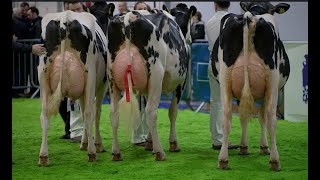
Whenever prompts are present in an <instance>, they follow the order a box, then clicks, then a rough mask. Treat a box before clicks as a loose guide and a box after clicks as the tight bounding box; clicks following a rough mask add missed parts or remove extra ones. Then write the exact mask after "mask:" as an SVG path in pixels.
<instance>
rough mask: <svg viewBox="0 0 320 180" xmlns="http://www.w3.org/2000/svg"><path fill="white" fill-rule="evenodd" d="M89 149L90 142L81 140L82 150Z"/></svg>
mask: <svg viewBox="0 0 320 180" xmlns="http://www.w3.org/2000/svg"><path fill="white" fill-rule="evenodd" d="M87 149H88V143H83V142H81V145H80V150H83V151H86V150H87Z"/></svg>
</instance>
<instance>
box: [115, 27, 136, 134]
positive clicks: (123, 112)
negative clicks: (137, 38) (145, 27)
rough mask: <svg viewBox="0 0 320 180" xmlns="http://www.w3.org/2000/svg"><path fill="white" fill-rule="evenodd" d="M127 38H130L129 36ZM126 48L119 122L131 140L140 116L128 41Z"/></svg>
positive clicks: (128, 41)
mask: <svg viewBox="0 0 320 180" xmlns="http://www.w3.org/2000/svg"><path fill="white" fill-rule="evenodd" d="M129 33H130V31H129ZM130 34H131V33H130ZM128 37H129V38H130V35H129V36H128ZM126 48H129V54H128V57H129V59H128V66H127V69H126V71H125V72H126V73H125V75H124V84H125V91H124V94H123V97H122V98H121V100H120V101H119V120H120V122H122V123H124V125H125V131H126V134H127V137H128V138H129V140H131V138H132V133H133V130H136V129H138V127H139V126H140V124H141V114H140V109H139V103H138V100H137V98H136V95H135V94H134V93H133V89H132V87H133V85H134V82H133V78H132V71H131V65H132V58H133V57H132V56H133V55H132V54H131V52H130V39H126Z"/></svg>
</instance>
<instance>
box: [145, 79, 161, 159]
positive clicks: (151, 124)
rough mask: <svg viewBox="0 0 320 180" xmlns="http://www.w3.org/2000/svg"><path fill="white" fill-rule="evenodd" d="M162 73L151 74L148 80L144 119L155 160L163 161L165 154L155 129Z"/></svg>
mask: <svg viewBox="0 0 320 180" xmlns="http://www.w3.org/2000/svg"><path fill="white" fill-rule="evenodd" d="M162 78H163V74H162V75H161V74H160V73H158V74H156V73H154V74H151V77H150V80H149V82H148V84H149V87H148V102H147V106H146V109H145V110H146V120H147V126H148V129H149V131H150V133H151V136H152V144H153V151H154V153H155V155H156V158H155V159H156V160H157V161H164V160H165V159H166V155H165V153H164V151H163V148H162V146H161V143H160V140H159V136H158V131H157V109H158V106H159V103H160V96H161V87H159V84H160V85H161V84H162Z"/></svg>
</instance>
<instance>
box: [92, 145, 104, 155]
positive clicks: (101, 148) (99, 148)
mask: <svg viewBox="0 0 320 180" xmlns="http://www.w3.org/2000/svg"><path fill="white" fill-rule="evenodd" d="M94 145H95V146H96V151H97V153H101V152H106V148H104V146H103V144H102V143H99V144H94Z"/></svg>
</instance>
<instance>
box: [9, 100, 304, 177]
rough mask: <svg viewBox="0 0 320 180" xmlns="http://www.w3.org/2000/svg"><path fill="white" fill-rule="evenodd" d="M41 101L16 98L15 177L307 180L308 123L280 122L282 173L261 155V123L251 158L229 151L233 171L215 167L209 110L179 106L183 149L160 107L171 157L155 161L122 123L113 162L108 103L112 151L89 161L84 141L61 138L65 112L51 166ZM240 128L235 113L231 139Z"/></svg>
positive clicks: (105, 132) (251, 129)
mask: <svg viewBox="0 0 320 180" xmlns="http://www.w3.org/2000/svg"><path fill="white" fill-rule="evenodd" d="M40 110H41V104H40V100H39V99H13V101H12V162H13V165H12V177H13V179H308V123H307V122H288V121H286V120H284V121H278V128H277V144H278V150H279V155H280V161H281V166H282V171H280V172H272V171H270V170H269V164H268V162H269V158H268V156H260V155H259V141H260V125H259V123H258V121H257V120H253V121H251V122H250V123H249V125H248V136H249V151H250V153H251V154H250V155H249V156H239V155H237V154H238V151H237V150H229V165H230V167H231V170H227V171H224V170H220V169H217V168H216V165H217V160H218V155H219V151H217V150H213V149H211V140H210V139H211V138H210V132H209V114H207V113H194V112H192V111H190V110H179V112H178V117H177V124H176V129H177V137H178V142H179V143H180V147H181V152H179V153H170V152H169V151H168V148H169V142H168V135H169V118H168V115H167V114H168V111H167V109H159V111H158V133H159V136H160V141H161V143H162V146H163V148H164V150H165V153H166V155H167V160H166V161H164V162H156V161H155V160H154V156H153V155H152V153H151V152H149V151H144V148H143V147H140V146H133V145H131V144H130V143H129V142H128V140H127V138H126V136H125V133H124V131H123V129H122V128H121V127H120V130H119V138H120V139H119V140H120V148H121V150H122V155H123V159H124V161H122V162H113V161H111V142H112V141H111V140H112V133H111V125H110V120H109V115H108V113H107V112H108V111H109V105H103V110H102V119H101V126H100V127H101V135H102V137H103V143H104V145H105V147H106V149H107V152H105V153H102V154H98V155H99V160H98V161H97V162H95V163H89V162H87V152H85V151H80V150H79V144H74V143H70V142H69V141H68V140H61V139H59V136H60V135H62V134H63V133H64V123H63V121H62V120H61V117H60V116H56V117H54V118H52V119H51V122H50V129H49V133H48V134H49V136H48V143H49V159H50V164H51V165H50V166H49V167H39V166H38V165H37V163H38V157H39V150H40V144H41V137H42V133H41V126H40V119H39V117H40ZM240 134H241V128H240V123H239V119H238V117H236V116H234V117H233V121H232V131H231V133H230V140H231V141H232V142H233V143H238V142H240Z"/></svg>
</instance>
